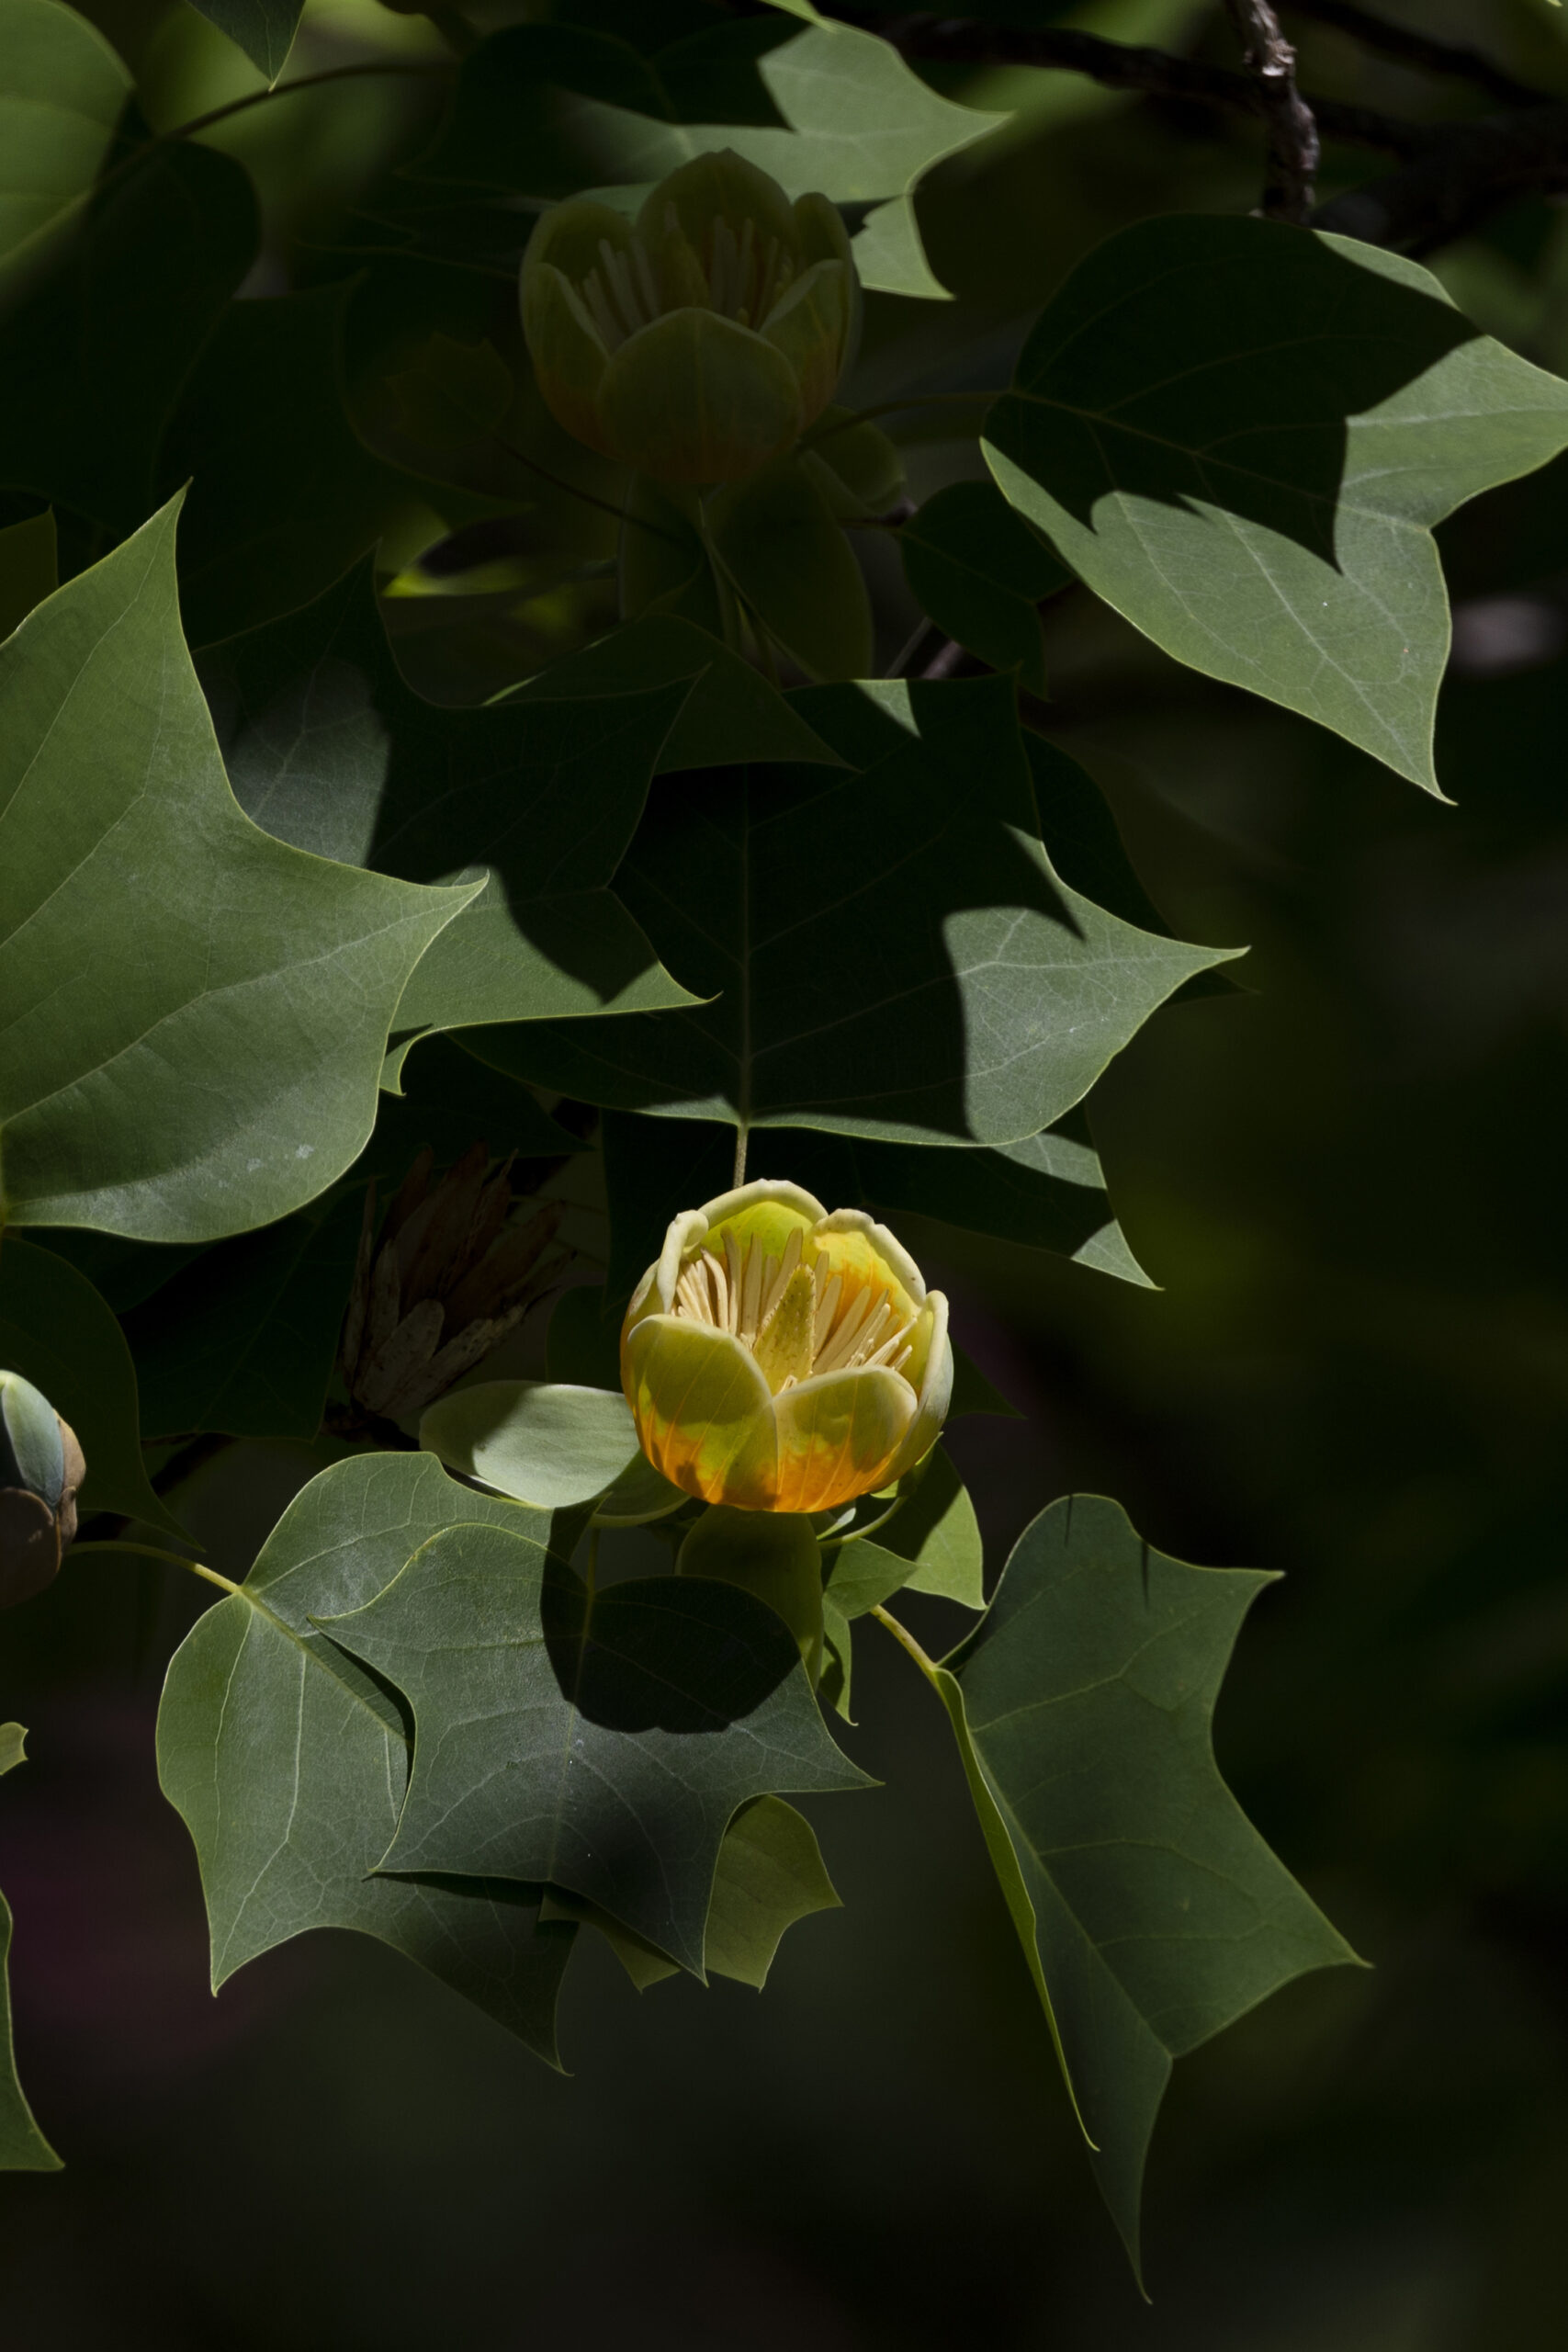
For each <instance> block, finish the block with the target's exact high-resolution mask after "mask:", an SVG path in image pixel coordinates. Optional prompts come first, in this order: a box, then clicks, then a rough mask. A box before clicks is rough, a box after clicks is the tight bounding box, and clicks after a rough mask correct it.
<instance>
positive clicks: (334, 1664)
mask: <svg viewBox="0 0 1568 2352" xmlns="http://www.w3.org/2000/svg"><path fill="white" fill-rule="evenodd" d="M457 1520H462V1521H468V1522H479V1524H480V1525H482V1526H487V1527H491V1528H496V1529H506V1530H508V1531H515V1532H512V1533H509V1538H508V1540H509V1541H510V1542H513V1543H515V1544H519V1545H521V1546H522V1547H523V1548H524V1549H525V1550H527V1551H529V1552H530V1553H532V1552H533V1551H535V1550H536V1549H539V1548H541V1547H542V1546H543V1545H544V1544H547V1542H548V1540H549V1522H548V1521H547V1520H545V1519H540V1518H539V1517H537V1516H536V1515H535V1514H533V1513H530V1512H527V1511H524V1510H519V1509H518V1507H517V1505H516V1504H515V1503H509V1502H502V1501H500V1500H497V1499H495V1498H491V1496H488V1495H479V1494H474V1493H471V1492H469V1491H468V1490H467V1489H465V1488H463V1487H458V1486H457V1485H455V1484H454V1482H453V1481H452V1480H451V1479H450V1478H448V1477H447V1476H446V1473H445V1472H444V1471H443V1470H442V1468H441V1466H440V1464H438V1463H437V1462H436V1461H435V1460H434V1458H433V1457H432V1456H431V1455H429V1454H426V1453H403V1454H387V1453H381V1454H371V1455H360V1456H357V1457H356V1458H355V1459H353V1460H351V1461H347V1462H340V1463H338V1464H335V1465H334V1467H333V1468H332V1469H330V1470H326V1471H323V1472H322V1474H321V1476H320V1477H318V1478H314V1479H312V1480H311V1482H310V1485H309V1486H308V1487H305V1488H304V1490H303V1491H302V1492H301V1493H300V1494H299V1495H298V1496H297V1497H296V1498H295V1500H294V1501H293V1502H292V1503H291V1504H290V1505H289V1507H288V1510H287V1511H285V1513H284V1515H283V1517H282V1518H281V1519H280V1520H279V1521H278V1523H277V1525H276V1527H275V1528H274V1530H273V1532H272V1533H271V1535H270V1536H269V1537H268V1539H267V1542H266V1544H265V1546H264V1548H263V1550H262V1553H261V1556H260V1557H259V1559H258V1560H257V1561H256V1564H255V1566H254V1568H253V1569H252V1570H251V1573H250V1576H249V1577H248V1578H247V1579H246V1582H245V1584H244V1586H243V1589H241V1591H240V1592H238V1593H237V1594H235V1595H234V1596H233V1598H231V1599H230V1600H222V1601H220V1603H219V1604H218V1606H217V1607H216V1608H215V1609H209V1611H207V1613H206V1615H205V1616H204V1617H202V1618H200V1619H199V1620H198V1621H197V1623H196V1625H195V1626H193V1628H192V1629H191V1631H190V1633H189V1634H187V1635H186V1639H185V1641H184V1642H183V1643H182V1644H181V1645H180V1647H179V1649H178V1650H177V1652H176V1653H175V1657H174V1660H173V1662H172V1663H171V1665H170V1668H169V1672H168V1679H167V1681H166V1683H165V1686H164V1700H163V1704H162V1707H161V1708H160V1710H159V1715H158V1772H159V1778H160V1781H161V1782H162V1785H163V1789H164V1794H165V1796H167V1798H168V1799H169V1802H170V1803H171V1804H173V1805H174V1806H175V1809H176V1810H177V1811H178V1812H179V1813H180V1814H181V1815H183V1817H184V1819H185V1823H186V1827H187V1828H188V1830H189V1831H190V1834H191V1837H192V1838H193V1840H194V1841H195V1845H196V1849H197V1859H198V1860H199V1861H200V1864H201V1879H202V1887H203V1890H204V1892H205V1894H206V1897H207V1912H208V1920H209V1926H210V1928H211V1934H212V1982H213V1987H214V1990H217V1988H218V1987H220V1985H222V1984H223V1983H224V1982H225V1980H226V1979H227V1978H228V1977H230V1976H231V1975H232V1973H233V1972H234V1971H235V1969H237V1968H239V1967H241V1966H243V1963H244V1962H246V1961H248V1960H254V1959H255V1958H256V1957H257V1955H258V1954H259V1953H261V1952H264V1951H271V1949H272V1948H273V1946H274V1945H275V1944H279V1943H283V1942H286V1941H287V1940H288V1938H289V1937H291V1936H297V1935H300V1934H303V1933H304V1931H305V1930H306V1929H307V1928H355V1929H356V1930H357V1931H358V1932H359V1933H361V1934H363V1935H368V1936H375V1937H377V1938H378V1939H379V1940H380V1941H381V1942H383V1943H387V1944H390V1945H391V1946H392V1948H393V1949H394V1950H395V1951H400V1952H403V1953H404V1954H405V1955H406V1956H407V1957H408V1958H409V1959H410V1960H412V1961H414V1962H417V1963H418V1964H419V1966H421V1967H422V1968H425V1969H428V1970H429V1972H430V1973H431V1974H432V1975H434V1976H438V1977H440V1978H441V1979H442V1981H443V1982H444V1983H446V1984H447V1985H451V1986H452V1987H453V1989H454V1990H455V1991H456V1992H458V1993H461V1994H463V1995H464V1996H465V1997H466V1998H468V2000H471V2001H473V2002H475V2003H476V2004H477V2005H478V2006H479V2007H480V2008H482V2009H485V2010H487V2011H488V2012H489V2014H490V2015H491V2017H493V2018H496V2019H497V2021H498V2022H499V2023H500V2024H502V2025H503V2026H505V2027H506V2028H507V2029H508V2030H509V2031H511V2032H513V2033H515V2034H517V2035H518V2036H519V2037H520V2038H521V2039H522V2040H523V2041H525V2042H526V2043H527V2044H528V2045H529V2047H530V2048H531V2049H533V2050H535V2051H536V2052H538V2053H539V2055H540V2056H541V2057H544V2058H547V2060H548V2061H549V2062H550V2063H551V2064H557V2063H558V2060H557V2056H556V2036H555V2005H556V1996H557V1993H558V1989H559V1984H560V1977H561V1973H562V1971H563V1970H564V1968H565V1966H566V1962H567V1959H568V1957H569V1955H570V1948H571V1940H572V1934H573V1930H572V1928H570V1926H567V1925H562V1924H557V1925H551V1924H548V1923H545V1922H542V1921H541V1920H540V1918H539V1916H538V1906H539V1900H540V1896H541V1894H542V1892H543V1890H542V1889H541V1888H538V1887H533V1888H529V1887H526V1886H524V1885H522V1884H520V1883H518V1882H517V1881H516V1880H515V1879H510V1880H508V1881H506V1882H505V1883H502V1882H499V1881H491V1880H490V1879H489V1878H487V1877H485V1876H483V1875H478V1876H476V1875H471V1874H470V1875H468V1876H466V1877H465V1878H464V1879H463V1880H462V1881H460V1882H451V1881H446V1880H442V1879H440V1878H439V1877H435V1878H423V1877H420V1878H412V1877H411V1878H378V1877H375V1876H374V1875H372V1873H373V1872H374V1871H375V1867H376V1864H377V1863H378V1860H380V1857H381V1854H382V1852H383V1851H384V1849H385V1848H386V1846H387V1844H388V1841H389V1839H390V1838H391V1837H392V1835H393V1832H394V1831H395V1829H396V1827H397V1821H398V1811H399V1807H400V1804H401V1802H402V1797H403V1792H404V1788H405V1786H406V1783H407V1779H408V1743H407V1740H406V1737H405V1735H404V1728H403V1721H402V1718H401V1716H400V1713H399V1710H398V1708H397V1706H396V1704H395V1703H394V1702H393V1701H392V1700H390V1699H389V1697H388V1696H387V1694H386V1693H385V1691H382V1690H381V1688H380V1687H379V1686H378V1684H377V1683H375V1682H374V1681H372V1680H371V1679H370V1678H369V1677H367V1675H366V1674H364V1673H363V1672H362V1671H361V1669H360V1668H358V1667H357V1666H355V1663H354V1662H353V1660H352V1659H350V1658H348V1657H345V1656H344V1653H343V1652H342V1650H340V1649H339V1648H338V1647H337V1645H335V1644H334V1643H333V1641H331V1640H330V1639H329V1638H328V1637H327V1636H326V1635H325V1634H321V1633H318V1632H316V1631H315V1630H314V1626H313V1623H312V1621H313V1620H314V1619H315V1618H316V1617H319V1616H326V1615H331V1614H333V1612H334V1611H338V1610H342V1609H344V1608H347V1609H353V1608H355V1607H356V1606H357V1605H358V1604H359V1603H361V1602H363V1601H365V1600H367V1599H369V1598H370V1596H371V1595H372V1594H374V1593H377V1592H378V1591H379V1590H380V1589H382V1588H383V1587H384V1586H385V1585H387V1584H389V1582H390V1581H391V1580H392V1578H393V1577H395V1576H396V1575H397V1574H398V1571H399V1569H400V1567H401V1566H402V1565H403V1563H404V1562H405V1561H406V1560H407V1559H408V1558H409V1556H410V1555H411V1554H412V1553H413V1552H415V1551H416V1550H417V1548H418V1547H419V1545H421V1544H423V1543H424V1542H425V1541H426V1540H427V1539H428V1538H429V1537H430V1536H431V1535H432V1534H434V1532H436V1531H437V1530H438V1529H440V1528H443V1527H446V1526H450V1525H451V1524H452V1523H453V1521H457Z"/></svg>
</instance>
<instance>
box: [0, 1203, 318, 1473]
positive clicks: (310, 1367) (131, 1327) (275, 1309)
mask: <svg viewBox="0 0 1568 2352" xmlns="http://www.w3.org/2000/svg"><path fill="white" fill-rule="evenodd" d="M363 1218H364V1202H363V1199H362V1198H361V1196H360V1195H359V1194H358V1193H347V1194H344V1196H343V1197H342V1198H341V1199H339V1200H336V1201H334V1202H333V1204H332V1206H331V1207H330V1208H329V1209H328V1210H327V1212H326V1214H325V1216H312V1215H311V1214H310V1212H309V1211H308V1210H306V1211H301V1212H299V1213H298V1214H297V1215H295V1216H290V1217H284V1218H283V1219H282V1220H281V1221H280V1222H279V1223H278V1224H276V1225H269V1226H267V1227H265V1228H264V1229H263V1230H262V1231H261V1232H260V1233H243V1234H240V1235H238V1236H237V1237H236V1238H235V1239H233V1240H232V1241H221V1242H220V1243H219V1244H218V1247H217V1248H216V1249H215V1250H204V1251H203V1252H202V1254H201V1256H200V1257H199V1258H198V1259H197V1260H196V1261H195V1263H194V1264H192V1265H190V1266H188V1267H186V1268H185V1269H184V1270H183V1271H182V1272H178V1273H175V1275H174V1276H173V1277H172V1279H171V1280H170V1281H168V1282H167V1283H164V1284H163V1285H162V1287H161V1288H160V1289H159V1290H158V1291H157V1292H155V1293H154V1295H153V1296H152V1298H150V1299H148V1300H147V1301H146V1303H145V1304H144V1305H143V1306H141V1307H140V1308H139V1309H137V1310H135V1311H134V1312H133V1313H132V1314H130V1316H129V1317H127V1319H126V1337H127V1338H128V1339H129V1340H130V1346H131V1350H132V1352H133V1353H134V1355H135V1358H136V1366H137V1373H138V1375H139V1378H140V1383H141V1424H142V1427H143V1429H144V1430H146V1432H147V1434H148V1436H149V1437H150V1438H151V1437H165V1438H166V1437H171V1436H175V1435H179V1436H186V1435H189V1434H192V1433H194V1432H197V1431H199V1430H221V1431H223V1432H224V1433H225V1434H226V1435H228V1436H230V1437H302V1438H310V1437H314V1436H315V1434H316V1431H317V1430H318V1429H319V1428H320V1427H321V1409H322V1407H323V1406H324V1405H325V1403H326V1395H327V1383H328V1381H329V1379H330V1378H331V1377H332V1369H333V1358H334V1357H335V1355H336V1353H337V1343H338V1334H339V1331H340V1330H341V1329H342V1326H343V1317H344V1308H345V1307H346V1306H347V1304H348V1294H349V1290H350V1287H351V1285H352V1283H353V1281H354V1271H355V1261H356V1259H357V1257H358V1251H359V1233H360V1227H361V1224H362V1222H363ZM3 1281H4V1272H3V1269H0V1282H3ZM78 1434H80V1432H78Z"/></svg>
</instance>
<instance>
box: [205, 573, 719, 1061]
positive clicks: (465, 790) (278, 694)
mask: <svg viewBox="0 0 1568 2352" xmlns="http://www.w3.org/2000/svg"><path fill="white" fill-rule="evenodd" d="M201 677H202V683H203V684H204V686H205V688H206V691H207V695H208V700H209V705H210V707H211V708H212V712H213V718H214V724H215V726H216V728H217V731H218V737H219V741H220V745H221V746H222V749H223V751H224V754H225V757H226V758H227V760H228V763H229V771H230V775H231V779H232V782H233V787H234V792H235V796H236V797H237V798H238V800H239V802H240V805H241V807H242V808H243V809H245V810H246V811H247V813H248V814H249V815H250V816H252V817H253V818H254V820H255V821H256V822H257V824H259V825H265V828H266V830H267V831H269V832H271V833H274V834H276V836H278V837H279V838H280V839H282V840H284V841H289V842H295V843H296V844H297V845H298V846H299V848H301V849H310V850H314V851H316V852H317V853H318V854H321V855H323V856H329V857H333V858H337V859H341V860H343V861H344V862H345V863H349V864H353V865H371V866H374V867H377V868H379V869H380V870H381V871H382V872H384V873H389V874H395V875H398V876H400V877H402V878H404V879H406V880H410V881H421V882H430V881H434V880H436V879H437V878H446V877H448V876H457V875H461V876H464V877H465V878H467V879H469V880H472V879H474V878H476V877H479V878H482V880H483V888H481V889H480V890H479V893H478V895H477V896H476V897H474V899H472V902H471V904H469V905H468V906H467V907H466V908H465V909H464V910H463V912H462V914H461V915H460V916H459V917H458V919H457V922H455V923H453V924H452V925H451V926H450V928H449V929H448V931H447V932H446V933H445V934H444V935H443V936H442V938H441V939H440V940H439V941H438V942H436V943H435V944H434V945H433V946H432V948H431V949H430V951H429V952H428V953H427V954H426V955H425V956H424V958H423V962H422V963H421V964H420V966H419V968H418V969H417V971H416V972H415V973H414V975H413V977H412V980H411V981H410V983H409V986H408V988H407V989H406V990H405V992H404V996H403V999H402V1001H401V1003H400V1005H399V1007H398V1012H397V1020H396V1026H397V1027H398V1028H399V1029H400V1030H431V1029H447V1028H453V1027H457V1026H459V1025H467V1024H468V1023H483V1022H491V1021H518V1020H525V1021H528V1020H542V1019H546V1018H548V1017H551V1016H555V1017H559V1016H560V1015H562V1014H567V1015H570V1014H574V1013H579V1012H604V1011H606V1010H611V1011H614V1012H615V1013H617V1014H620V1013H624V1012H646V1011H648V1010H649V1009H651V1008H654V1007H659V1006H668V1005H678V1004H682V1003H691V1002H693V1001H694V999H692V998H691V997H690V996H688V994H687V992H686V990H685V989H682V988H681V987H680V985H679V984H678V983H677V982H676V981H674V980H672V979H671V977H670V974H669V973H668V972H667V971H665V970H664V968H663V967H662V966H661V965H660V962H659V960H658V958H657V957H656V956H655V955H654V952H653V950H652V948H651V947H649V944H648V941H647V939H646V938H645V937H644V935H643V933H642V932H641V931H640V930H639V929H638V927H637V924H636V923H635V922H633V921H632V919H631V918H630V916H629V915H627V913H626V910H625V908H624V907H623V906H622V904H621V902H620V900H619V899H618V898H617V897H615V894H614V893H613V892H612V891H611V889H610V888H609V884H610V877H611V876H612V875H613V874H614V872H615V867H616V865H617V864H618V862H619V860H620V858H621V856H622V854H623V852H624V851H625V849H626V843H627V842H628V841H629V839H630V838H631V834H632V831H633V828H634V827H635V826H636V824H637V819H638V817H639V816H640V815H641V813H642V808H643V803H644V801H645V799H646V797H647V794H648V785H649V775H650V774H651V772H652V768H653V765H654V763H655V761H656V759H657V758H658V756H659V752H660V746H661V745H662V744H663V742H664V741H665V739H666V737H667V735H668V734H669V731H670V728H671V721H672V720H673V718H674V717H675V714H676V712H677V711H678V710H679V708H680V707H681V704H682V700H683V699H684V695H685V693H686V687H685V685H684V684H683V683H682V682H676V683H671V682H669V681H664V682H662V683H661V684H660V685H659V686H657V687H654V688H652V689H649V690H647V691H643V692H640V693H638V692H633V693H629V694H623V693H620V692H618V691H616V690H615V689H616V686H617V685H618V679H616V680H614V682H613V683H612V684H611V687H610V690H609V691H608V692H601V693H599V694H594V693H593V692H592V689H591V688H590V687H589V686H588V685H587V683H586V680H585V678H584V673H582V672H581V671H580V672H578V673H577V676H576V680H575V682H574V683H575V686H576V690H575V691H571V690H570V689H569V690H568V691H565V692H563V693H562V695H560V696H558V697H557V696H552V695H546V694H539V695H535V696H533V697H531V698H530V699H528V700H526V701H524V700H520V699H515V698H514V699H512V700H509V701H507V702H505V703H502V704H499V705H496V706H494V707H491V708H490V709H485V710H449V709H445V708H443V707H440V706H438V705H436V704H434V703H427V702H425V701H424V700H423V697H422V696H420V695H416V694H415V693H414V692H413V690H412V687H410V686H409V685H407V684H405V683H404V681H403V679H402V677H401V675H400V673H399V670H398V667H397V664H396V662H394V661H393V659H392V653H391V649H390V647H389V645H388V642H387V637H386V632H385V630H384V629H383V628H382V626H381V622H380V618H379V616H378V612H377V609H376V600H375V594H374V591H373V587H372V583H371V577H370V571H369V567H368V566H364V567H362V568H360V569H359V570H358V571H355V572H351V573H349V574H348V575H346V576H345V577H344V579H343V580H341V581H339V582H337V584H336V585H335V586H334V587H333V588H332V589H330V590H329V591H328V592H327V594H325V595H324V596H322V597H320V598H319V599H318V600H317V602H316V603H315V604H313V605H309V606H307V607H306V608H305V609H304V610H303V611H302V612H297V613H290V614H289V615H288V616H287V617H285V618H284V619H282V620H279V621H275V622H273V623H272V624H271V625H270V626H269V627H267V628H262V629H256V630H254V631H252V632H251V633H250V634H249V635H248V636H245V637H242V638H236V639H231V641H230V642H229V643H228V644H226V645H221V646H218V647H216V648H214V649H212V650H210V651H209V653H208V654H206V655H205V656H204V658H203V661H202V664H201Z"/></svg>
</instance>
